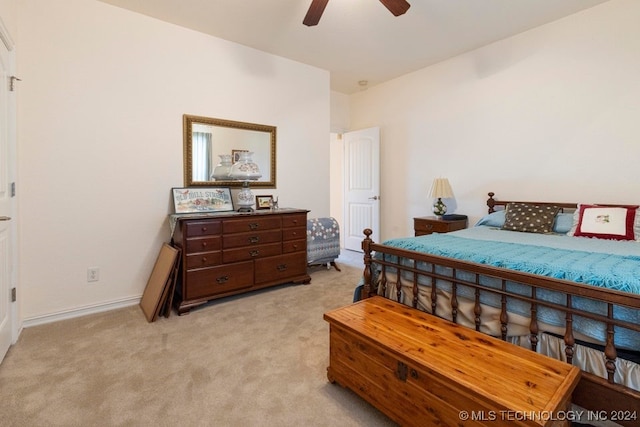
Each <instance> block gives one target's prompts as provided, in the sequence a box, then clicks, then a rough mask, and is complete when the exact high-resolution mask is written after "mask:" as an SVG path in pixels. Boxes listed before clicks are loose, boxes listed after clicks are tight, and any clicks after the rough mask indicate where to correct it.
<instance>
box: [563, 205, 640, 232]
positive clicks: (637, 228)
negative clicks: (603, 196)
mask: <svg viewBox="0 0 640 427" xmlns="http://www.w3.org/2000/svg"><path fill="white" fill-rule="evenodd" d="M581 206H583V207H586V206H591V207H597V208H598V209H602V210H601V211H600V213H601V214H602V213H606V212H607V211H605V209H609V208H613V209H617V211H615V212H618V214H622V213H623V212H625V213H626V208H628V207H629V206H599V205H591V204H588V203H580V204H578V206H577V208H576V210H575V212H574V213H573V224H572V225H571V230H569V232H568V233H567V236H574V235H575V234H576V230H577V229H578V223H579V222H580V211H581V209H580V208H581ZM597 213H598V212H597V211H596V210H586V211H585V215H587V218H586V219H587V220H588V221H590V222H591V225H587V224H585V225H586V226H587V227H588V228H589V227H596V228H593V231H587V230H584V229H582V228H581V231H583V232H585V231H586V232H587V233H601V232H603V231H602V230H612V228H611V227H613V226H614V225H613V224H612V223H611V222H610V223H608V224H604V223H600V226H599V227H598V226H597V225H596V222H595V218H592V216H593V215H596V214H597ZM635 214H636V215H635V219H634V222H633V240H635V241H637V242H640V208H637V209H636V212H635ZM584 219H585V218H583V222H584ZM618 219H620V218H618ZM610 220H613V217H610ZM622 222H624V221H622ZM617 224H618V225H617V227H618V228H620V230H618V231H619V232H620V233H621V234H620V235H624V232H623V230H622V229H621V227H622V225H621V223H620V222H617ZM590 229H591V228H589V230H590ZM598 229H599V230H601V231H596V230H598ZM605 233H606V232H605ZM606 234H609V233H606ZM594 237H595V236H594Z"/></svg>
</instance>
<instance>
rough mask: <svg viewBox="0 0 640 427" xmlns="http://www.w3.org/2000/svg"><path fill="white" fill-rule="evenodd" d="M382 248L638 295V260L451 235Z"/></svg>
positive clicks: (399, 241) (389, 242) (406, 240)
mask: <svg viewBox="0 0 640 427" xmlns="http://www.w3.org/2000/svg"><path fill="white" fill-rule="evenodd" d="M384 244H385V245H388V246H394V247H397V248H402V249H408V250H413V251H417V252H426V253H430V254H433V255H440V256H445V257H449V258H455V259H459V260H464V261H472V262H476V263H479V264H486V265H491V266H494V267H503V268H508V269H511V270H517V271H522V272H525V273H532V274H537V275H540V276H548V277H553V278H556V279H564V280H570V281H572V282H578V283H585V284H588V285H594V286H600V287H603V288H607V289H615V290H618V291H623V292H629V293H635V294H640V256H633V255H615V254H606V253H598V252H585V251H577V250H566V249H559V248H551V247H545V246H537V245H525V244H518V243H505V242H497V241H488V240H476V239H469V238H462V237H456V236H454V235H452V234H432V235H429V236H422V237H415V238H403V239H392V240H387V241H386V242H384ZM639 244H640V243H639Z"/></svg>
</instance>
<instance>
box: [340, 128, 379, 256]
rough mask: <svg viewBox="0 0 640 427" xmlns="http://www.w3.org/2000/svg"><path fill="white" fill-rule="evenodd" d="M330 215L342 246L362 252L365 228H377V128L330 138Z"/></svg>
mask: <svg viewBox="0 0 640 427" xmlns="http://www.w3.org/2000/svg"><path fill="white" fill-rule="evenodd" d="M330 159H331V161H330V162H331V163H330V215H331V216H333V217H334V218H336V220H337V221H338V223H339V224H340V226H341V239H342V242H341V246H342V247H343V248H344V249H347V250H350V251H356V252H362V249H361V242H362V239H363V238H364V234H363V233H362V231H363V230H364V229H365V228H370V229H372V230H373V232H374V234H373V236H372V238H374V240H375V239H376V236H377V234H378V232H379V229H380V129H379V128H378V127H373V128H367V129H362V130H357V131H352V132H346V133H343V134H337V133H332V134H331V135H330Z"/></svg>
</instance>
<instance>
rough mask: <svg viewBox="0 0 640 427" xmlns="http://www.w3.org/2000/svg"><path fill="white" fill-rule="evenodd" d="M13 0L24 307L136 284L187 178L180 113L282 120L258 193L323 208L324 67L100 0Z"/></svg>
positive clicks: (132, 296)
mask: <svg viewBox="0 0 640 427" xmlns="http://www.w3.org/2000/svg"><path fill="white" fill-rule="evenodd" d="M18 5H19V7H18V20H17V26H16V27H17V31H18V34H17V36H16V37H15V38H16V39H17V51H18V62H17V66H18V73H19V75H20V77H21V78H22V80H23V82H22V83H23V84H22V85H21V86H20V91H19V94H18V158H19V160H18V167H19V169H18V192H19V199H18V202H19V257H20V267H19V292H20V295H21V298H20V301H21V304H22V309H23V311H22V312H23V315H24V318H25V319H26V320H27V321H30V322H32V323H35V322H37V321H41V320H47V319H51V318H54V317H61V316H64V315H65V314H66V313H67V312H70V314H71V315H73V314H78V312H79V311H82V310H92V309H100V308H105V307H112V306H117V305H118V304H127V303H132V302H136V299H137V298H139V297H140V295H141V294H142V291H143V289H144V286H145V284H146V281H147V278H148V276H149V273H150V271H151V268H152V266H153V263H154V261H155V258H156V256H157V254H158V250H159V248H160V246H161V244H162V242H165V241H168V240H169V227H168V222H167V214H168V213H169V212H170V210H171V209H172V203H171V199H170V189H171V187H180V186H182V185H183V175H182V173H183V169H182V115H183V114H185V113H187V114H196V115H202V116H209V117H216V118H224V119H230V120H240V121H248V122H253V123H261V124H268V125H275V126H277V132H278V135H277V136H278V141H277V161H278V174H277V178H278V188H277V189H276V190H271V189H268V190H260V191H256V193H258V194H274V195H277V196H279V199H280V205H281V206H282V207H288V206H292V207H300V208H307V209H310V210H311V213H310V215H311V216H327V215H328V214H329V147H328V143H327V138H328V134H329V121H330V119H329V103H330V90H329V74H328V73H327V72H326V71H324V70H320V69H317V68H314V67H310V66H307V65H303V64H300V63H296V62H293V61H289V60H286V59H283V58H280V57H276V56H272V55H269V54H266V53H263V52H260V51H256V50H253V49H249V48H246V47H243V46H240V45H237V44H234V43H230V42H227V41H224V40H220V39H216V38H213V37H210V36H206V35H204V34H201V33H198V32H194V31H191V30H187V29H183V28H180V27H177V26H174V25H170V24H166V23H163V22H160V21H157V20H154V19H151V18H148V17H145V16H143V15H139V14H135V13H132V12H128V11H125V10H123V9H120V8H116V7H113V6H110V5H107V4H104V3H101V2H98V1H95V0H56V1H49V0H21V1H20V2H19V3H18ZM303 178H304V179H303ZM308 182H312V183H313V187H312V188H310V187H309V185H308ZM88 267H99V268H100V281H99V282H98V283H95V284H87V278H86V275H87V268H88Z"/></svg>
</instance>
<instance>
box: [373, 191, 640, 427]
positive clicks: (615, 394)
mask: <svg viewBox="0 0 640 427" xmlns="http://www.w3.org/2000/svg"><path fill="white" fill-rule="evenodd" d="M488 194H489V199H488V200H487V206H488V207H489V213H492V212H494V211H495V210H496V209H495V208H496V207H501V206H502V207H504V206H506V205H507V204H508V203H510V201H498V200H495V199H494V198H493V196H494V193H488ZM521 203H522V202H521ZM529 203H535V204H538V205H554V206H559V207H560V208H562V209H567V210H575V209H576V207H577V204H575V203H548V202H529ZM364 234H365V236H366V237H365V239H364V240H363V242H362V249H363V251H364V264H365V267H364V288H363V291H362V298H368V297H370V296H373V295H375V294H376V289H377V286H378V285H377V284H374V283H373V281H374V278H375V274H373V273H374V272H373V271H372V269H373V268H374V265H375V266H376V267H377V268H380V269H381V271H382V273H385V271H386V269H394V270H395V271H394V273H393V274H394V275H395V274H396V272H397V283H398V286H397V289H398V296H397V297H398V300H400V295H399V294H400V291H399V289H400V284H401V282H402V284H403V285H404V286H406V285H407V283H406V282H407V280H406V278H405V277H406V275H407V274H408V275H409V276H410V277H413V280H412V281H410V284H411V285H412V289H413V299H412V306H413V308H415V309H418V308H417V306H418V278H419V277H420V278H422V279H424V278H427V280H428V281H429V283H431V298H432V307H431V312H430V313H431V314H434V315H438V313H437V312H436V304H435V300H436V280H438V279H439V280H445V281H448V282H449V283H451V290H452V298H451V311H452V313H451V316H452V317H453V319H449V320H452V321H453V322H454V323H457V319H456V316H457V308H458V299H457V293H456V287H457V286H458V285H464V286H468V287H471V288H473V289H474V290H475V310H474V313H475V315H476V317H475V326H476V330H480V326H481V320H480V314H481V306H480V296H481V295H482V294H483V293H486V292H490V293H493V294H495V295H499V296H500V298H501V301H502V304H501V316H500V323H501V326H502V328H501V329H502V330H501V332H502V333H501V335H502V336H501V338H502V339H503V340H506V339H507V336H508V329H507V322H508V313H507V308H506V307H507V300H508V299H510V298H513V299H516V300H520V301H524V302H528V303H530V304H531V323H530V325H529V329H530V342H531V350H533V351H535V350H536V347H537V343H538V337H539V325H538V321H537V310H538V307H540V306H546V307H550V308H553V309H556V310H560V311H562V312H563V313H564V314H565V324H564V331H565V332H564V337H563V338H564V343H565V345H566V349H565V353H566V358H567V361H568V363H572V361H573V356H574V346H575V344H576V340H575V338H574V331H573V317H574V316H582V317H585V318H589V319H593V320H596V321H600V322H603V323H604V324H606V325H607V334H606V335H607V336H606V343H605V345H604V349H603V352H604V355H605V358H606V361H605V362H604V363H605V368H606V371H607V373H608V378H606V379H605V378H601V377H599V376H596V375H593V374H591V373H589V372H584V371H583V372H582V375H581V380H580V383H579V384H578V386H577V387H576V389H575V391H574V393H573V396H572V402H573V403H575V404H577V405H579V406H581V407H583V408H585V409H587V410H591V411H605V413H606V414H607V415H608V414H614V413H615V414H620V413H624V411H627V412H629V411H631V412H633V411H637V408H640V392H639V391H637V390H633V389H631V388H629V387H626V386H623V385H621V384H616V383H615V382H614V373H615V369H616V367H615V360H616V358H617V357H618V351H617V349H616V345H615V338H614V327H620V328H626V329H629V330H632V331H636V332H640V325H638V324H632V323H629V322H624V321H621V320H618V319H615V318H614V315H613V313H614V307H616V306H624V307H630V308H632V309H636V310H640V295H636V294H630V293H625V292H620V291H614V290H608V289H604V288H599V287H595V286H589V285H583V284H579V283H575V282H570V281H566V280H560V279H554V278H551V277H545V276H537V275H534V274H529V273H522V272H518V271H514V270H508V269H504V268H497V267H492V266H488V265H482V264H477V263H472V262H468V261H460V260H456V259H452V258H446V257H441V256H436V255H429V254H425V253H420V252H415V251H410V250H405V249H398V248H395V247H391V246H385V245H383V244H378V243H375V242H373V240H372V239H371V234H372V231H371V230H370V229H366V230H364ZM639 244H640V243H639ZM374 253H375V259H374ZM401 258H403V259H405V261H406V259H409V260H411V262H410V263H408V264H407V263H405V264H402V265H401V263H400V261H399V260H400V259H401ZM419 262H425V263H428V264H429V265H430V266H431V268H430V269H429V271H425V270H424V269H419V268H417V266H418V263H419ZM436 266H439V267H448V268H450V269H451V271H452V276H453V277H448V276H442V275H441V274H439V273H437V272H436ZM456 270H459V271H464V272H465V273H472V275H473V276H474V277H475V280H468V279H466V280H465V279H461V278H459V277H456ZM401 276H402V278H401ZM381 277H382V280H381V283H380V286H381V287H382V289H384V290H386V283H385V279H384V274H382V276H381ZM480 277H492V278H497V279H499V280H500V281H501V283H502V288H501V289H495V288H492V287H487V286H483V285H482V284H481V283H480ZM507 282H515V283H520V284H524V285H528V286H530V287H531V290H532V291H531V294H530V295H522V294H518V293H514V292H510V291H509V290H508V289H507V286H506V284H507ZM421 286H424V285H421ZM541 289H547V290H553V291H561V292H563V293H565V294H566V295H567V304H566V306H565V305H560V304H555V303H550V302H548V301H545V300H542V299H539V298H537V297H536V294H537V291H538V290H541ZM384 293H386V292H383V294H384ZM383 296H384V295H383ZM575 297H586V298H591V299H595V300H598V301H603V302H605V303H606V304H607V308H608V310H607V311H608V313H607V315H606V316H605V315H601V314H594V313H590V312H587V311H584V310H580V309H577V308H575V307H573V305H572V298H575ZM636 350H640V348H638V349H636ZM636 417H637V418H634V419H631V420H628V421H625V420H624V418H623V417H619V418H622V420H618V421H616V422H617V423H618V424H621V425H624V426H632V425H634V426H635V425H638V422H639V421H638V418H640V413H636ZM609 419H610V418H609Z"/></svg>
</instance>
